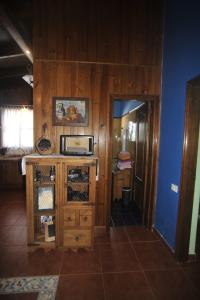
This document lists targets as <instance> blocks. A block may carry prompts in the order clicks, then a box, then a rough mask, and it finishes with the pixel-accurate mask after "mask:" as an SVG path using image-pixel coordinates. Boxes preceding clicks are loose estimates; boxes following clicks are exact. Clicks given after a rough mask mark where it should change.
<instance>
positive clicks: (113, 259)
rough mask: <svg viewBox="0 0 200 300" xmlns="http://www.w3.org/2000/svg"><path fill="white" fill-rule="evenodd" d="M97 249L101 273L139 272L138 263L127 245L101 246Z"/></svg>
mask: <svg viewBox="0 0 200 300" xmlns="http://www.w3.org/2000/svg"><path fill="white" fill-rule="evenodd" d="M99 249H100V259H101V264H102V271H103V272H125V271H138V270H141V267H140V263H139V262H138V260H137V258H136V255H135V252H134V250H133V249H132V248H131V245H130V244H129V243H119V244H111V245H110V244H101V245H99Z"/></svg>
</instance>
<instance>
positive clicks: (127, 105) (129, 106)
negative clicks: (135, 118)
mask: <svg viewBox="0 0 200 300" xmlns="http://www.w3.org/2000/svg"><path fill="white" fill-rule="evenodd" d="M141 104H142V102H141V101H138V100H127V101H125V100H114V103H113V106H114V108H113V117H114V118H121V117H122V116H124V115H126V114H127V113H128V112H129V111H131V110H133V109H134V108H136V107H137V106H139V105H141Z"/></svg>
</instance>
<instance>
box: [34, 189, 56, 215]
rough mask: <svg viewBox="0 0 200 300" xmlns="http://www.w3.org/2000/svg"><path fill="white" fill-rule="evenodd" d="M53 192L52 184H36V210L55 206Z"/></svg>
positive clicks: (45, 209)
mask: <svg viewBox="0 0 200 300" xmlns="http://www.w3.org/2000/svg"><path fill="white" fill-rule="evenodd" d="M54 194H55V193H54V186H49V185H47V186H38V187H37V211H47V210H53V209H54V207H55V201H54Z"/></svg>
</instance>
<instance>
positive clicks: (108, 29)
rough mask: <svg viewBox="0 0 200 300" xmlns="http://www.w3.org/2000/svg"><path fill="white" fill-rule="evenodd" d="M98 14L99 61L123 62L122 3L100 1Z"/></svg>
mask: <svg viewBox="0 0 200 300" xmlns="http://www.w3.org/2000/svg"><path fill="white" fill-rule="evenodd" d="M105 7H106V9H105ZM97 13H98V15H97V61H101V62H121V60H123V58H122V55H121V45H120V44H121V43H120V38H121V6H120V1H115V0H110V1H106V0H103V1H98V12H97ZM127 46H128V45H127Z"/></svg>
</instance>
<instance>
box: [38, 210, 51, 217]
mask: <svg viewBox="0 0 200 300" xmlns="http://www.w3.org/2000/svg"><path fill="white" fill-rule="evenodd" d="M55 215H56V213H55V209H53V210H44V211H35V212H34V216H53V217H54V216H55Z"/></svg>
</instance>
